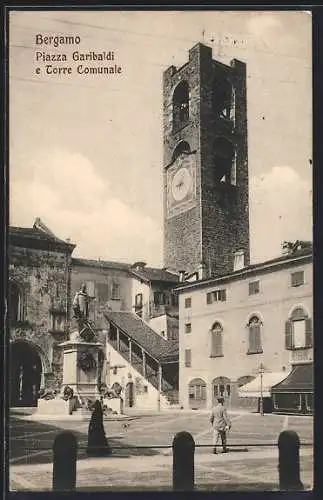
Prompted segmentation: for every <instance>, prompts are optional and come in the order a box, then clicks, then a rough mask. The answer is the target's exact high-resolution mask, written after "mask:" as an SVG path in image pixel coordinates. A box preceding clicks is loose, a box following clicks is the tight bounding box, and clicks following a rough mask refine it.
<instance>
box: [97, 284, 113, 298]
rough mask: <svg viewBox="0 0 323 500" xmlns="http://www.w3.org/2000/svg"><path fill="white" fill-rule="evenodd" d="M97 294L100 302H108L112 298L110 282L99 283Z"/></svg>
mask: <svg viewBox="0 0 323 500" xmlns="http://www.w3.org/2000/svg"><path fill="white" fill-rule="evenodd" d="M96 288H97V296H98V299H99V301H100V302H106V301H108V300H109V298H110V287H109V285H108V283H97V285H96Z"/></svg>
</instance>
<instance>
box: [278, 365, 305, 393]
mask: <svg viewBox="0 0 323 500" xmlns="http://www.w3.org/2000/svg"><path fill="white" fill-rule="evenodd" d="M272 392H273V394H277V393H282V392H289V393H291V392H295V393H300V392H306V393H313V392H314V383H313V364H312V363H309V364H304V365H297V366H294V367H293V369H292V371H291V372H290V374H289V375H288V376H287V377H286V378H285V380H283V381H281V382H280V383H277V384H276V385H275V386H273V388H272Z"/></svg>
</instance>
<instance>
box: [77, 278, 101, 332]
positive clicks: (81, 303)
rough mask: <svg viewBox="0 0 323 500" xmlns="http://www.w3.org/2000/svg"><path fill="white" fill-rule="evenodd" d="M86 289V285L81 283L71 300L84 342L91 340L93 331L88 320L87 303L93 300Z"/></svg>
mask: <svg viewBox="0 0 323 500" xmlns="http://www.w3.org/2000/svg"><path fill="white" fill-rule="evenodd" d="M94 299H95V297H91V296H90V295H89V294H88V293H87V291H86V285H85V284H84V283H83V285H82V286H81V289H80V290H79V291H78V292H76V294H75V297H74V300H73V312H74V317H75V319H76V322H77V325H78V333H79V335H80V337H81V338H82V339H83V340H85V342H93V341H94V340H96V339H95V331H94V329H93V327H92V325H91V323H90V321H89V303H90V302H91V300H94Z"/></svg>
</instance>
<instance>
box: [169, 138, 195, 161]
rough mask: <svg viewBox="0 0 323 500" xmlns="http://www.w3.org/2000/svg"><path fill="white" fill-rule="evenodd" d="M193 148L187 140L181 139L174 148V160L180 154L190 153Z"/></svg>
mask: <svg viewBox="0 0 323 500" xmlns="http://www.w3.org/2000/svg"><path fill="white" fill-rule="evenodd" d="M190 151H191V148H190V145H189V143H188V142H186V141H180V142H179V143H178V144H177V146H176V148H175V149H174V152H173V155H172V162H174V161H175V160H176V159H177V158H178V157H179V156H181V155H183V154H184V155H185V154H188V153H190Z"/></svg>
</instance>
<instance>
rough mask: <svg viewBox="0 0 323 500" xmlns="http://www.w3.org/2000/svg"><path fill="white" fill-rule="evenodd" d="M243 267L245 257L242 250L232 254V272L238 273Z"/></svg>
mask: <svg viewBox="0 0 323 500" xmlns="http://www.w3.org/2000/svg"><path fill="white" fill-rule="evenodd" d="M244 267H245V255H244V251H243V250H238V251H237V252H235V253H234V261H233V271H239V270H240V269H243V268H244Z"/></svg>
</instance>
